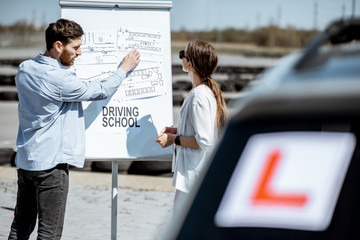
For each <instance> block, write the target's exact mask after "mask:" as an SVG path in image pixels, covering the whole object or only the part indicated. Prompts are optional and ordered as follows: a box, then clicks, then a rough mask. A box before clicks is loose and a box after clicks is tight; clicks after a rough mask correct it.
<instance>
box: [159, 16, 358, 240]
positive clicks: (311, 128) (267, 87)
mask: <svg viewBox="0 0 360 240" xmlns="http://www.w3.org/2000/svg"><path fill="white" fill-rule="evenodd" d="M358 39H360V19H350V20H339V21H336V22H334V23H333V24H331V25H329V27H328V28H327V29H326V30H325V31H324V32H323V33H322V34H320V35H319V36H318V37H317V38H315V39H314V40H313V41H312V42H311V43H310V44H309V46H308V48H307V49H305V50H304V51H301V52H297V53H293V54H291V55H289V56H287V57H285V58H283V59H282V60H280V61H279V62H278V64H277V65H276V66H275V67H273V68H271V69H269V70H268V71H266V72H265V73H264V74H263V75H262V76H261V78H260V79H259V80H258V84H256V86H254V87H250V88H249V89H248V90H247V94H246V97H245V98H243V99H241V100H239V101H235V102H234V103H233V107H236V109H237V112H236V113H235V114H234V115H233V116H232V118H231V119H230V120H229V121H228V124H227V126H226V128H225V129H224V131H223V134H222V137H221V139H220V141H219V143H218V144H217V146H216V148H215V150H214V152H213V154H212V156H211V158H210V159H209V164H208V168H207V169H206V170H205V171H204V175H203V177H202V180H201V182H199V184H198V185H197V186H195V187H194V189H193V191H192V193H191V197H190V198H189V199H188V201H187V203H186V204H185V205H184V212H183V215H182V216H180V217H179V218H177V219H174V221H173V224H172V225H171V227H169V229H167V230H168V231H167V233H166V234H165V239H187V240H188V239H317V240H318V239H360V174H359V173H360V148H359V144H358V142H359V140H360V44H358V43H357V42H356V40H358ZM277 138H279V139H281V141H279V142H276V141H277V140H276V139H277ZM272 144H278V145H277V146H278V149H280V150H281V151H283V152H282V154H283V155H284V156H283V155H281V156H280V155H279V153H278V152H276V151H274V152H269V153H264V154H267V156H268V158H267V159H268V160H269V162H271V161H272V160H274V161H275V160H279V159H281V158H284V159H290V160H289V161H288V162H289V164H288V165H286V164H283V169H285V170H281V169H280V165H279V166H277V167H274V166H275V165H273V166H272V165H271V166H270V165H266V164H267V163H266V162H265V160H264V162H258V163H256V161H257V159H258V156H257V155H258V154H263V152H264V149H266V146H272ZM264 146H265V147H264ZM274 146H275V145H274ZM284 149H285V150H284ZM286 149H290V150H289V151H288V152H289V153H291V154H292V155H291V154H288V156H290V157H285V155H286V154H287V153H286V151H287V150H286ZM292 149H294V150H292ZM280 150H279V151H280ZM291 159H292V160H291ZM294 159H295V160H294ZM285 162H286V161H285V160H284V163H285ZM273 163H274V164H275V162H273ZM286 169H288V170H286ZM314 169H315V170H314ZM275 170H276V171H275ZM280 171H283V172H282V178H280V179H278V180H277V181H278V182H276V183H275V181H276V179H275V175H276V174H278V175H279V172H280ZM286 171H288V172H286ZM289 173H290V174H289ZM256 174H258V175H259V177H256V176H255V175H256ZM255 180H256V181H257V182H256V181H255ZM270 183H271V184H273V185H272V186H270V185H269V184H270ZM292 184H293V185H294V186H297V188H296V187H294V189H291V188H286V186H291V185H292ZM268 185H269V186H268ZM282 185H284V186H282ZM281 186H282V187H283V188H281ZM307 187H308V188H309V189H310V190H309V189H307ZM246 189H250V190H251V189H254V190H251V191H252V192H251V194H252V195H251V194H250V192H249V191H250V190H246ZM279 189H280V190H279ZM311 189H313V190H311ZM276 190H278V192H276ZM292 190H294V191H292ZM246 191H248V192H247V193H244V192H246ZM281 192H288V194H287V195H286V194H281ZM297 193H299V194H297ZM242 194H248V195H249V194H250V195H249V199H248V200H246V199H245V198H244V197H243V195H242ZM256 194H258V195H256ZM244 199H245V200H244ZM236 201H238V202H236ZM244 204H245V205H246V204H249V205H248V206H245V207H244ZM306 204H308V207H304V206H306ZM311 204H313V205H311ZM269 206H270V207H269ZM266 211H268V214H267V215H266V214H265V215H263V213H264V212H266ZM244 214H245V215H244Z"/></svg>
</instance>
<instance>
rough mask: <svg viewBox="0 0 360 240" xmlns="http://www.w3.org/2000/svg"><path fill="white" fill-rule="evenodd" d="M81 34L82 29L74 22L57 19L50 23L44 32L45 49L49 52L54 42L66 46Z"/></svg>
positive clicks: (82, 32)
mask: <svg viewBox="0 0 360 240" xmlns="http://www.w3.org/2000/svg"><path fill="white" fill-rule="evenodd" d="M83 34H84V31H83V29H82V28H81V26H80V25H79V24H77V23H76V22H74V21H71V20H67V19H59V20H57V21H56V22H55V23H50V24H49V27H48V28H47V29H46V31H45V40H46V49H47V50H50V49H51V48H52V47H53V44H54V42H56V41H60V42H62V43H63V44H64V45H66V44H68V43H69V42H70V39H71V40H73V39H76V38H79V37H81V36H82V35H83Z"/></svg>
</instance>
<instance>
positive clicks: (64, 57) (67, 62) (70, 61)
mask: <svg viewBox="0 0 360 240" xmlns="http://www.w3.org/2000/svg"><path fill="white" fill-rule="evenodd" d="M74 59H75V58H71V57H70V55H69V53H68V51H66V50H64V51H63V52H62V53H61V55H60V57H59V60H60V63H61V64H62V65H63V66H66V67H70V66H72V65H74Z"/></svg>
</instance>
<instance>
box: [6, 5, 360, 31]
mask: <svg viewBox="0 0 360 240" xmlns="http://www.w3.org/2000/svg"><path fill="white" fill-rule="evenodd" d="M99 1H101V0H99ZM353 1H355V8H354V10H355V15H356V16H360V0H221V1H220V0H172V9H171V10H170V19H171V20H170V21H171V30H173V31H179V30H181V29H186V30H189V31H196V30H205V31H206V30H213V29H215V28H217V29H224V28H229V27H232V28H246V29H255V28H258V27H262V26H266V25H269V24H276V25H278V26H281V27H288V26H291V27H295V28H298V29H308V30H309V29H314V28H316V29H318V30H323V29H324V28H325V27H326V26H327V25H328V24H329V23H330V22H331V21H333V20H334V19H338V18H341V17H342V16H345V17H350V16H351V15H352V11H353V7H352V6H353ZM60 17H61V14H60V6H59V0H31V1H30V0H0V24H1V25H10V24H13V23H15V22H17V21H20V20H27V21H31V22H35V23H36V24H42V25H48V24H49V23H51V22H54V21H56V20H57V19H58V18H60Z"/></svg>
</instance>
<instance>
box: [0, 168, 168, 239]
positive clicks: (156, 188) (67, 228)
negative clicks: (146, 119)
mask: <svg viewBox="0 0 360 240" xmlns="http://www.w3.org/2000/svg"><path fill="white" fill-rule="evenodd" d="M16 178H17V177H16V168H14V167H10V166H0V196H1V197H0V239H7V235H8V233H9V229H10V225H11V222H12V218H13V210H14V207H15V199H16V191H17V185H16ZM118 184H119V189H118V220H117V221H118V223H117V225H118V227H117V238H118V239H126V240H132V239H134V240H145V239H156V238H157V237H159V236H161V232H162V227H163V226H165V225H166V223H168V222H169V221H170V219H171V215H172V203H173V197H174V192H173V188H172V187H171V178H170V177H149V176H137V175H121V174H120V175H119V176H118ZM35 229H37V226H36V228H35ZM35 239H36V232H35V230H34V232H33V234H32V235H31V237H30V240H35ZM75 239H79V240H82V239H84V240H99V239H111V173H94V172H84V171H75V170H70V188H69V195H68V202H67V209H66V214H65V224H64V231H63V237H62V240H75Z"/></svg>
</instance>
